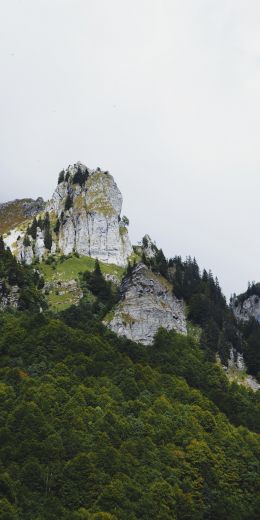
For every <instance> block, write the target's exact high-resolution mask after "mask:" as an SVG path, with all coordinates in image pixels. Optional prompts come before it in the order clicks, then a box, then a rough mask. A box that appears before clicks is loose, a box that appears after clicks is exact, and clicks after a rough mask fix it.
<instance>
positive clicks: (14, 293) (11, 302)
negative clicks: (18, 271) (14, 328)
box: [0, 280, 20, 311]
mask: <svg viewBox="0 0 260 520" xmlns="http://www.w3.org/2000/svg"><path fill="white" fill-rule="evenodd" d="M19 297H20V290H19V287H18V286H17V285H13V286H9V287H8V288H7V287H6V286H5V284H4V283H3V281H2V280H0V311H2V310H4V309H6V308H7V307H12V308H13V309H17V307H18V303H19Z"/></svg>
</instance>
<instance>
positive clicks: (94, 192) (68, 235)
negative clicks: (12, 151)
mask: <svg viewBox="0 0 260 520" xmlns="http://www.w3.org/2000/svg"><path fill="white" fill-rule="evenodd" d="M38 202H39V201H38ZM38 202H37V201H36V206H35V202H33V201H30V202H29V204H32V206H31V207H30V209H29V213H28V208H26V207H25V206H24V201H15V202H14V203H9V204H8V203H7V204H5V205H4V206H3V205H2V206H1V207H0V216H1V215H2V218H3V215H4V214H5V215H6V214H9V217H8V218H9V220H8V223H6V224H5V227H4V240H3V238H2V237H0V519H3V520H32V519H35V520H226V519H227V518H229V519H231V520H249V519H250V520H256V519H258V517H259V506H260V500H259V474H260V456H259V455H260V454H259V434H260V400H259V396H260V392H259V391H257V390H258V388H259V383H258V381H259V378H260V324H259V323H258V321H257V320H256V319H254V317H253V318H252V317H251V316H248V317H247V319H246V320H245V319H242V320H241V319H238V313H237V311H235V310H234V306H235V307H238V305H243V302H245V301H247V300H248V298H256V297H257V296H258V293H257V288H255V287H253V288H252V286H250V288H249V289H248V291H247V292H246V293H245V295H240V296H239V297H234V302H236V299H237V298H238V300H239V304H236V303H234V302H233V303H232V305H231V306H229V305H228V304H227V302H226V299H225V297H224V296H223V293H222V291H221V288H220V286H219V283H218V280H217V278H214V276H213V275H212V273H211V272H210V271H206V270H203V271H201V270H200V268H199V266H198V265H197V262H196V260H195V259H194V258H191V257H188V258H186V259H185V260H183V259H182V258H181V257H179V256H173V257H172V258H170V259H166V258H165V256H164V254H163V251H162V250H161V249H159V248H158V247H157V245H156V244H155V243H154V242H153V241H152V240H151V238H150V237H149V236H148V235H145V236H144V237H143V239H142V241H141V242H140V243H138V244H137V245H134V246H131V245H130V241H129V238H128V230H127V228H128V224H129V222H128V219H127V218H126V217H121V205H122V196H121V193H120V191H119V189H118V188H117V186H116V183H115V181H114V179H113V178H112V176H111V175H110V174H109V173H107V172H101V171H100V170H98V169H97V170H93V171H91V170H89V169H88V168H86V167H85V166H83V165H82V164H81V163H77V164H76V165H74V166H70V167H69V168H67V169H66V170H64V171H62V172H61V173H60V175H59V179H58V185H57V188H56V190H55V192H54V195H53V197H52V199H51V200H50V201H48V202H46V203H44V202H43V201H42V200H40V206H37V204H38ZM12 205H13V206H12ZM8 207H9V209H8V211H7V210H6V208H8ZM10 207H13V208H18V207H20V208H24V209H23V210H21V213H20V216H19V219H18V220H17V217H16V216H15V215H14V218H13V217H12V212H10ZM1 212H2V213H1ZM8 212H9V213H8ZM6 222H7V220H6ZM250 291H251V292H250ZM255 304H256V302H255ZM249 318H250V319H249ZM248 371H249V373H248ZM257 378H258V379H257Z"/></svg>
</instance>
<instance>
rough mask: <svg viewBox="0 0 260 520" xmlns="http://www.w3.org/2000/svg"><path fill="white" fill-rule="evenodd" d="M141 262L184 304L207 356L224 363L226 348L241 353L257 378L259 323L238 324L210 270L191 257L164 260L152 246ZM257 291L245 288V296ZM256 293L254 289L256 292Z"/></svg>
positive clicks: (227, 356)
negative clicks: (152, 252) (164, 280)
mask: <svg viewBox="0 0 260 520" xmlns="http://www.w3.org/2000/svg"><path fill="white" fill-rule="evenodd" d="M143 261H144V262H145V263H146V264H147V265H148V266H149V267H150V268H151V269H153V270H154V271H157V272H159V273H160V274H162V275H163V276H165V277H166V278H167V279H168V280H169V281H170V282H171V283H172V285H173V293H174V294H175V296H177V298H183V299H184V300H185V302H186V303H187V305H188V319H189V320H190V321H191V322H193V323H194V324H196V325H199V326H200V327H201V329H202V335H201V347H202V348H203V349H204V350H205V351H206V352H207V356H208V359H211V360H212V361H213V360H214V359H215V356H216V353H218V354H219V355H220V358H221V360H222V362H223V363H224V364H227V362H228V359H229V356H230V349H231V348H234V349H236V351H238V352H241V353H243V354H244V357H245V361H246V363H247V365H248V370H249V372H250V373H251V374H253V375H254V376H256V377H258V379H259V380H260V325H259V324H258V323H257V322H256V321H254V320H252V321H250V322H249V324H248V325H247V326H246V327H245V326H244V325H243V324H239V323H238V322H237V321H236V319H235V317H234V314H233V311H232V309H231V308H230V307H229V305H228V304H227V302H226V299H225V297H224V295H223V293H222V291H221V288H220V286H219V282H218V279H217V278H214V277H213V275H212V273H211V271H209V272H207V271H206V270H205V269H204V270H203V271H202V273H201V271H200V269H199V267H198V264H197V261H196V259H195V258H191V257H188V258H187V259H186V260H182V258H181V257H180V256H176V257H174V258H171V259H170V260H169V261H167V260H166V258H165V256H164V254H163V252H162V250H161V249H160V250H158V249H157V248H156V252H155V256H154V257H153V258H146V257H145V254H144V255H143ZM255 290H256V291H257V290H258V291H259V287H258V284H252V285H250V286H249V288H248V292H247V293H246V294H247V297H248V296H249V295H251V294H252V293H254V291H255ZM256 294H258V292H257V293H256Z"/></svg>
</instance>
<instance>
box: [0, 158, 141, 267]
mask: <svg viewBox="0 0 260 520" xmlns="http://www.w3.org/2000/svg"><path fill="white" fill-rule="evenodd" d="M121 208H122V195H121V192H120V190H119V189H118V187H117V184H116V183H115V181H114V179H113V177H112V175H110V174H109V173H108V172H107V171H101V170H100V168H97V169H96V170H90V169H89V168H87V166H85V165H84V164H82V163H80V162H77V163H76V164H74V165H70V166H69V167H68V168H67V169H66V170H62V171H61V172H60V174H59V178H58V184H57V187H56V189H55V191H54V194H53V196H52V198H51V200H50V201H49V202H48V203H47V205H46V208H45V212H44V213H42V214H40V215H39V216H38V218H37V219H34V221H33V222H31V223H29V222H27V223H25V225H24V226H20V227H19V228H16V229H12V230H10V234H9V237H7V236H6V237H5V241H6V243H7V245H8V246H9V247H11V249H12V251H13V252H14V253H15V254H16V256H17V257H18V258H19V259H20V260H22V261H24V262H25V263H26V264H30V263H32V261H33V260H34V259H35V258H37V259H38V260H40V261H41V260H42V259H43V258H44V257H46V256H48V255H49V254H50V253H51V254H54V253H59V254H64V255H68V254H70V253H72V252H75V253H78V254H79V255H80V256H91V257H94V258H98V259H99V260H101V261H103V262H107V263H113V264H116V265H122V266H124V265H126V264H127V259H128V257H129V255H131V253H132V247H131V244H130V240H129V237H128V229H127V219H121Z"/></svg>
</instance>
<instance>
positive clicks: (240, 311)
mask: <svg viewBox="0 0 260 520" xmlns="http://www.w3.org/2000/svg"><path fill="white" fill-rule="evenodd" d="M231 305H232V309H233V312H234V315H235V317H236V318H237V319H239V320H242V321H248V320H249V319H250V318H255V319H256V320H257V321H258V322H259V323H260V298H259V296H257V295H252V296H249V298H246V299H245V300H244V301H240V300H239V298H235V299H233V300H232V301H231Z"/></svg>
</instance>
